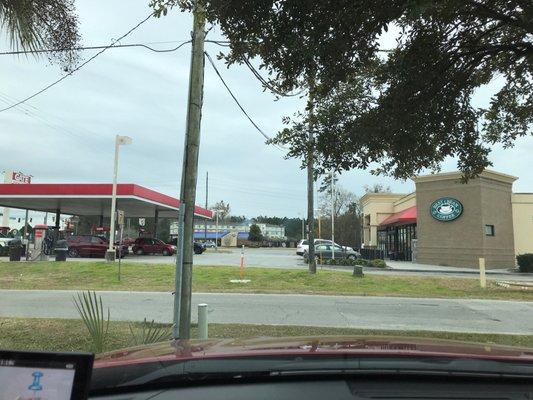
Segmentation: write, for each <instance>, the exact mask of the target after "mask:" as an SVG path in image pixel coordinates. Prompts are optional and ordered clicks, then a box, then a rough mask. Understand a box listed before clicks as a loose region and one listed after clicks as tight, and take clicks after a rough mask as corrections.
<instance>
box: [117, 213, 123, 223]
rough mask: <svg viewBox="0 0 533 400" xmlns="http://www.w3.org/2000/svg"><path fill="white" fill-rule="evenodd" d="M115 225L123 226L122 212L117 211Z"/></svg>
mask: <svg viewBox="0 0 533 400" xmlns="http://www.w3.org/2000/svg"><path fill="white" fill-rule="evenodd" d="M117 224H118V225H119V226H124V211H123V210H117Z"/></svg>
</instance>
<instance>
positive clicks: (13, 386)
mask: <svg viewBox="0 0 533 400" xmlns="http://www.w3.org/2000/svg"><path fill="white" fill-rule="evenodd" d="M75 372H76V371H75V365H74V364H72V363H63V362H36V361H26V360H9V359H0V388H1V390H0V392H1V393H0V400H30V399H31V400H52V399H54V400H70V399H71V398H72V397H71V396H72V388H73V385H74V375H75Z"/></svg>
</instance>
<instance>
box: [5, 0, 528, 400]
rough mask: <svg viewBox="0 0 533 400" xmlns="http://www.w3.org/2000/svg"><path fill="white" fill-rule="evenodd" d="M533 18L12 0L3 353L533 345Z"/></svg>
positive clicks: (431, 350)
mask: <svg viewBox="0 0 533 400" xmlns="http://www.w3.org/2000/svg"><path fill="white" fill-rule="evenodd" d="M389 3H390V4H389ZM532 16H533V6H532V2H531V0H530V1H526V0H508V1H496V0H468V1H458V0H441V1H390V2H386V1H371V0H360V1H325V2H324V1H320V2H319V1H288V0H276V1H272V2H269V1H265V2H261V1H250V0H248V1H246V0H244V1H243V0H224V1H220V0H187V1H183V0H182V1H180V0H142V1H128V0H115V1H109V2H105V3H104V2H95V1H81V0H43V1H30V0H28V1H13V0H11V1H7V0H4V1H1V0H0V57H1V61H2V62H0V74H1V75H0V76H1V77H2V85H1V88H0V117H1V121H2V142H1V149H2V150H3V151H2V155H1V157H0V164H1V167H2V168H0V172H1V173H2V175H1V177H0V179H1V183H0V349H2V351H8V350H9V351H11V350H16V351H30V350H35V351H45V352H56V353H57V352H68V353H69V354H71V355H72V354H73V353H76V352H82V353H83V352H85V353H92V354H95V355H96V363H95V368H97V369H98V370H99V372H98V373H99V374H101V375H100V377H102V376H104V375H105V370H106V369H112V368H115V367H116V368H119V369H120V368H122V367H124V371H123V375H121V376H120V377H121V378H124V380H125V381H127V382H130V383H131V382H133V381H132V380H131V379H130V377H129V376H128V373H129V372H131V373H132V374H133V372H132V371H133V370H135V369H137V372H138V370H140V369H142V370H143V371H145V370H144V368H146V370H148V371H149V372H153V371H152V369H151V367H150V366H149V365H152V367H153V364H156V363H164V364H165V366H166V367H169V366H170V367H171V366H172V364H173V363H177V364H179V363H181V362H185V361H186V362H187V363H188V364H187V368H190V369H191V370H190V371H189V373H190V375H191V376H192V377H193V378H198V377H199V376H202V375H201V373H200V372H198V375H197V376H196V375H195V373H194V371H193V370H194V367H195V365H196V364H194V362H192V361H191V360H199V359H202V360H204V359H207V358H210V359H217V360H218V358H219V357H222V358H223V357H226V358H230V357H235V359H240V357H241V356H242V357H243V358H247V357H252V358H253V357H259V356H258V355H260V357H259V358H260V360H261V361H258V366H257V369H254V368H252V369H251V370H253V371H256V372H257V371H262V372H264V371H263V370H262V369H261V368H260V367H261V365H264V364H261V363H266V361H265V360H264V359H265V357H266V358H268V356H269V355H273V354H275V355H276V357H277V356H279V354H280V353H283V354H285V355H286V356H287V357H289V361H290V362H286V363H282V364H279V363H276V364H275V365H276V366H279V365H282V366H283V367H284V368H285V367H286V368H292V370H293V372H294V371H296V370H297V367H300V366H301V365H300V364H298V363H299V362H300V361H301V360H299V359H297V358H295V357H296V356H299V355H301V354H300V353H299V352H306V351H308V350H309V353H310V352H311V351H314V352H316V353H317V354H325V353H327V355H328V357H329V356H332V357H333V354H339V353H344V354H347V353H349V354H350V355H353V354H354V352H362V351H367V353H368V354H374V355H376V354H378V355H379V356H381V355H382V354H383V353H387V355H386V356H387V357H388V356H391V354H394V355H395V356H396V357H402V356H406V357H407V356H409V357H410V356H413V354H414V353H416V354H419V355H420V353H423V354H424V357H429V358H431V359H432V360H434V359H435V357H438V356H439V355H443V357H447V355H448V354H449V353H453V354H454V357H459V356H458V354H463V355H464V357H465V358H469V357H470V356H472V354H474V355H475V357H478V358H479V359H491V360H493V359H494V358H495V357H509V359H513V360H514V357H515V356H516V357H518V356H517V354H518V355H520V357H529V356H530V355H531V354H532V353H531V352H532V351H533V174H532V173H531V170H532V166H533V161H532V160H533V158H532V155H533V22H532V21H533V19H532V18H533V17H532ZM376 338H380V339H379V340H381V342H379V343H376V341H375V340H376ZM369 340H373V341H372V343H371V344H369V342H368V341H369ZM442 341H450V342H449V343H448V342H446V343H447V344H446V345H444V344H443V342H442ZM332 342H334V343H333V344H332ZM161 343H163V345H162V344H161ZM335 343H337V344H335ZM473 343H475V344H473ZM434 346H438V348H435V347H434ZM472 346H474V347H472ZM499 346H508V347H509V349H507V350H506V349H504V348H502V347H499ZM517 348H520V350H517ZM365 349H366V350H365ZM487 349H488V350H487ZM322 350H324V351H322ZM507 351H508V352H509V353H507ZM460 352H462V353H460ZM243 353H246V355H243ZM400 353H401V354H400ZM407 353H408V354H407ZM295 354H296V356H295ZM509 354H511V355H509ZM359 356H361V354H359V353H358V354H357V357H359ZM261 357H262V358H261ZM472 357H474V356H472ZM476 359H477V358H476ZM8 361H9V362H11V361H13V360H12V359H8V358H3V357H2V354H1V351H0V392H1V391H2V388H1V386H2V384H3V382H4V381H2V373H3V371H2V370H1V367H2V366H3V364H6V363H8ZM233 361H235V360H233ZM277 361H279V360H277ZM285 361H286V360H285ZM493 361H494V360H493ZM290 363H294V364H291V365H290V366H289V364H290ZM64 364H65V365H64V369H71V370H73V369H75V368H73V367H72V365H70V364H72V363H70V362H69V363H64ZM67 364H68V365H70V367H68V368H67V367H66V365H67ZM229 364H231V365H232V366H233V364H232V363H228V365H229ZM452 364H453V363H443V366H442V367H443V368H444V366H445V365H452ZM54 365H55V364H54ZM132 365H135V367H132ZM179 365H181V366H183V365H182V364H179ZM198 365H201V366H202V368H204V367H205V366H206V365H210V367H209V368H221V365H222V363H220V362H216V363H215V362H214V363H212V364H209V363H207V364H206V363H201V362H199V364H198ZM247 365H248V366H250V365H251V364H247ZM309 365H311V364H309ZM312 365H313V367H314V366H315V364H312ZM384 365H387V366H388V365H389V364H384ZM501 365H502V364H501V363H496V364H494V365H493V367H494V368H495V369H498V368H501ZM125 366H128V368H126V367H125ZM269 366H271V365H270V364H269ZM71 367H72V368H71ZM470 367H472V364H469V368H470ZM43 368H44V367H43ZM184 368H185V367H184ZM232 368H233V367H232ZM276 368H277V367H276ZM332 368H333V367H332ZM350 368H351V367H350ZM450 368H451V367H450ZM51 369H54V368H51ZM222 369H223V368H222ZM170 370H171V371H172V374H175V373H177V371H179V367H176V368H175V369H172V368H170ZM235 370H236V371H238V372H239V373H240V372H242V371H240V370H239V368H238V367H237V366H235ZM230 371H233V369H231V368H229V367H228V371H226V372H227V373H228V374H229V372H230ZM388 371H389V372H390V371H392V370H388ZM34 372H35V373H37V375H36V376H32V378H31V379H35V381H36V382H35V384H32V382H29V383H28V384H27V385H26V383H24V385H26V388H29V386H32V387H36V388H37V387H39V385H40V383H39V379H41V378H40V375H39V374H38V373H39V372H42V371H41V370H37V369H36V370H35V371H32V373H34ZM159 372H160V371H159ZM204 372H205V371H202V373H204ZM220 372H224V371H220ZM389 372H388V373H389ZM493 372H494V371H493ZM491 373H492V372H491ZM68 374H70V375H72V371H70V372H68V371H67V375H68ZM269 374H271V375H269V376H270V377H272V376H274V375H276V374H278V375H276V376H282V375H283V374H282V372H280V371H277V370H276V371H269ZM155 375H157V374H155ZM451 375H453V374H451ZM4 376H7V375H4ZM235 376H240V375H239V374H236V375H235ZM26 378H27V377H26ZM104 378H105V376H104ZM104 378H102V379H104ZM321 378H322V376H321ZM42 379H43V382H44V381H45V378H42ZM132 379H133V378H132ZM165 379H166V378H165ZM9 380H10V379H8V381H9ZM24 382H25V381H24ZM112 382H113V384H118V383H117V381H115V380H113V381H112ZM74 386H75V385H73V387H74ZM28 390H29V389H27V390H26V392H24V393H9V396H10V398H24V399H27V398H43V399H44V398H53V397H54V396H53V395H50V394H49V393H39V390H37V389H35V391H32V392H31V393H30V392H28ZM354 393H355V391H354ZM357 393H363V392H357ZM365 393H367V392H365ZM368 393H370V392H368ZM368 393H367V394H368ZM11 394H13V396H11ZM331 396H332V397H333V395H331ZM443 396H444V395H443ZM464 396H466V395H464V394H463V397H464ZM271 397H276V396H271ZM376 397H379V396H377V395H376ZM421 397H423V396H421ZM459 397H461V396H459ZM1 399H3V397H2V394H0V400H1Z"/></svg>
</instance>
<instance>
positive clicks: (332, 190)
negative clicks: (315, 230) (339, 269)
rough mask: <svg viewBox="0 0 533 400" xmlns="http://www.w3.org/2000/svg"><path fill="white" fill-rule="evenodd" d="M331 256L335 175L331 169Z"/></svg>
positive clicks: (333, 229) (333, 256)
mask: <svg viewBox="0 0 533 400" xmlns="http://www.w3.org/2000/svg"><path fill="white" fill-rule="evenodd" d="M331 249H332V252H331V258H332V259H333V260H334V259H335V175H334V173H333V170H331Z"/></svg>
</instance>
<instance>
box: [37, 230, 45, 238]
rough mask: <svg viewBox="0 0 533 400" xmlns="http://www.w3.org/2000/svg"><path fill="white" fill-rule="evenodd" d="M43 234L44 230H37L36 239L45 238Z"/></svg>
mask: <svg viewBox="0 0 533 400" xmlns="http://www.w3.org/2000/svg"><path fill="white" fill-rule="evenodd" d="M43 233H44V231H43V230H42V229H36V230H35V237H36V238H40V237H43Z"/></svg>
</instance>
